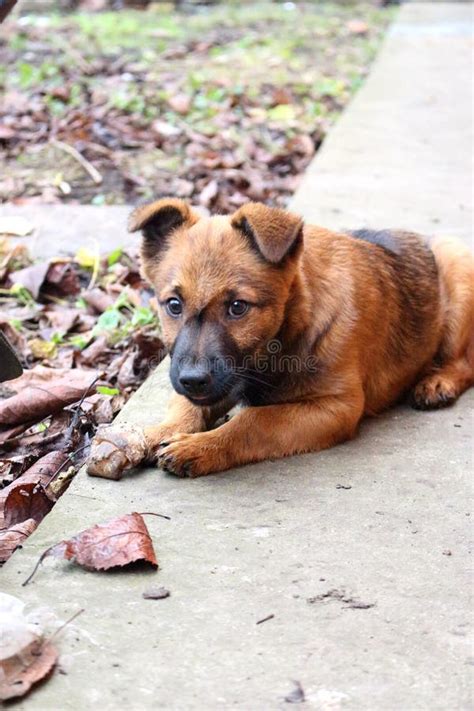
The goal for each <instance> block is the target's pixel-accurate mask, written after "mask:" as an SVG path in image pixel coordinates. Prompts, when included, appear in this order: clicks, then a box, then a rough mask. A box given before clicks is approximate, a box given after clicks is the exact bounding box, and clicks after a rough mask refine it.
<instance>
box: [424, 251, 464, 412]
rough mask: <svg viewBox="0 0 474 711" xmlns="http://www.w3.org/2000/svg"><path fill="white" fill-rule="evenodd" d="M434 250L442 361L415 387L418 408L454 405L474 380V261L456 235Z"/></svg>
mask: <svg viewBox="0 0 474 711" xmlns="http://www.w3.org/2000/svg"><path fill="white" fill-rule="evenodd" d="M433 252H434V254H435V258H436V262H437V264H438V268H439V273H440V283H441V286H442V307H443V333H442V339H441V343H440V347H439V354H438V355H439V359H440V361H441V365H440V366H439V367H434V368H433V369H432V371H431V372H430V373H428V375H426V376H425V377H424V378H423V379H422V380H421V381H420V382H419V383H418V385H416V387H415V388H414V390H413V398H412V403H413V406H414V407H415V408H416V409H418V410H432V409H437V408H440V407H447V406H448V405H452V403H453V402H455V401H456V400H457V398H458V397H459V396H460V395H461V394H462V393H463V392H464V391H465V390H467V388H469V387H470V386H471V385H472V384H473V383H474V261H473V259H472V256H471V254H470V251H469V250H468V249H467V248H466V247H465V246H464V245H462V244H461V243H460V242H458V241H457V240H453V239H445V240H439V241H438V242H436V243H435V244H434V245H433Z"/></svg>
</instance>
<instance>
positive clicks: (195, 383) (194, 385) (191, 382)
mask: <svg viewBox="0 0 474 711" xmlns="http://www.w3.org/2000/svg"><path fill="white" fill-rule="evenodd" d="M179 382H180V385H182V386H183V388H184V389H185V390H186V392H187V393H188V394H189V395H202V394H203V393H205V392H206V390H207V389H208V387H209V385H210V384H211V376H210V375H209V373H206V372H204V371H203V370H186V371H184V372H182V373H181V374H180V376H179Z"/></svg>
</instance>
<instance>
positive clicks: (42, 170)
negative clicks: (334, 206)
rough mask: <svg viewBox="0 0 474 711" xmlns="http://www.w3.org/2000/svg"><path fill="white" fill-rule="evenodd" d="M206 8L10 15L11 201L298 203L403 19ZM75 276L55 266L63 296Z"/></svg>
mask: <svg viewBox="0 0 474 711" xmlns="http://www.w3.org/2000/svg"><path fill="white" fill-rule="evenodd" d="M74 4H75V6H76V7H77V8H78V9H79V10H80V9H81V8H82V9H85V10H87V9H101V8H104V7H106V6H111V3H110V2H109V3H105V2H102V1H101V0H83V2H82V3H78V2H76V3H72V4H71V3H69V6H70V7H74ZM135 4H136V3H135ZM146 4H147V3H141V6H144V5H146ZM20 5H21V4H19V6H18V7H20ZM63 5H64V6H65V5H66V3H63ZM136 5H137V4H136ZM197 5H199V3H194V5H193V6H189V7H187V8H186V10H187V11H186V13H185V14H182V13H180V12H179V11H176V10H172V9H171V6H170V3H166V4H163V5H161V4H160V3H151V4H150V7H149V9H148V10H142V11H140V10H133V9H127V7H125V8H124V9H122V10H120V11H117V12H102V13H98V14H87V13H86V12H82V13H81V12H76V13H75V12H73V13H70V14H65V15H60V14H57V13H52V14H44V11H43V14H34V12H32V10H34V7H35V3H29V4H28V3H25V6H26V9H24V10H23V13H24V14H23V15H22V14H19V13H17V14H16V15H15V14H13V15H10V16H9V17H8V18H7V20H6V21H5V23H4V24H3V25H2V38H1V39H0V93H1V95H2V102H1V106H0V151H2V152H3V154H4V155H3V159H4V170H3V172H2V175H1V176H0V201H1V200H9V201H14V202H17V203H27V202H35V201H37V202H38V201H41V202H45V201H46V202H59V201H75V202H85V203H89V202H92V203H94V204H103V203H122V202H129V203H130V202H132V203H133V202H135V201H136V200H137V199H148V198H150V197H152V196H160V195H169V194H173V195H175V196H178V197H183V198H193V200H194V202H196V203H200V204H201V205H202V206H203V207H205V208H208V209H209V210H211V211H232V210H234V209H235V208H237V207H239V206H240V205H241V204H242V203H243V202H245V201H247V200H249V199H252V200H263V201H266V202H268V203H270V204H276V205H282V204H285V203H286V201H287V199H288V197H289V196H290V195H291V194H292V193H293V192H294V190H295V188H296V186H297V185H298V182H299V179H300V176H301V174H302V172H303V171H304V169H305V168H306V166H307V165H308V163H309V161H310V160H311V158H312V156H313V154H314V152H315V151H316V150H317V149H318V147H319V146H320V144H321V142H322V141H323V139H324V137H325V135H326V133H327V131H328V128H329V127H330V126H331V124H332V123H333V122H334V120H335V119H336V118H337V117H338V115H339V114H340V112H341V110H342V109H343V108H344V106H345V105H346V104H347V102H348V101H349V99H350V98H351V96H352V95H353V93H354V91H355V90H356V89H357V88H358V87H359V85H360V83H361V81H362V79H363V77H364V76H365V74H366V73H367V70H368V66H369V64H370V62H371V60H372V58H373V56H374V54H375V52H376V50H377V48H378V46H379V44H380V41H381V38H382V36H383V32H384V29H385V26H386V24H387V22H388V20H389V18H390V11H387V10H386V9H381V8H379V7H377V2H376V1H375V0H374V2H367V3H365V4H349V5H348V6H345V5H344V4H342V3H341V4H330V3H327V4H326V3H324V4H321V3H262V4H259V3H233V4H232V5H229V4H226V3H223V4H217V5H214V6H210V4H209V3H207V4H205V6H204V7H197ZM41 6H42V8H43V7H45V3H44V2H42V3H41ZM52 6H53V4H52ZM137 6H140V3H138V5H137ZM113 7H117V3H113ZM122 7H123V5H122ZM54 8H55V9H56V8H57V3H54ZM193 8H194V10H193ZM20 10H21V7H20ZM2 67H4V68H5V69H3V70H2ZM65 271H67V269H66V267H64V265H57V266H56V268H55V269H54V270H53V271H50V273H49V276H48V282H49V287H50V288H52V287H53V285H56V286H57V285H58V283H59V284H64V280H65V279H67V274H66V273H65ZM28 278H29V279H30V278H34V280H35V281H39V280H40V279H41V273H40V272H38V273H36V274H35V275H34V276H33V275H29V276H28ZM18 283H23V284H25V281H24V278H22V281H21V282H18ZM30 286H32V285H31V282H30V283H29V286H27V288H30ZM76 286H77V284H76ZM30 291H31V293H34V291H33V290H32V289H31V288H30Z"/></svg>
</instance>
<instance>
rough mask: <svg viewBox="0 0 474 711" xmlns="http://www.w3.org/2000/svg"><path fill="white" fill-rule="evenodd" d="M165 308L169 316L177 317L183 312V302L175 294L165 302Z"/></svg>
mask: <svg viewBox="0 0 474 711" xmlns="http://www.w3.org/2000/svg"><path fill="white" fill-rule="evenodd" d="M166 310H167V312H168V313H169V315H170V316H172V317H173V318H177V317H178V316H181V314H182V313H183V304H182V303H181V301H180V300H179V299H178V298H177V297H176V296H173V297H172V298H171V299H168V301H167V302H166Z"/></svg>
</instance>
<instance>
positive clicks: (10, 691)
mask: <svg viewBox="0 0 474 711" xmlns="http://www.w3.org/2000/svg"><path fill="white" fill-rule="evenodd" d="M57 659H58V653H57V651H56V649H55V648H54V646H53V645H52V644H51V642H47V641H42V640H35V641H34V642H32V643H31V644H29V645H28V646H27V647H26V648H24V649H22V650H21V652H18V654H15V655H13V656H12V657H10V658H9V659H4V660H3V661H2V662H1V664H0V668H1V670H2V672H3V674H2V677H1V679H0V700H1V701H8V700H9V699H14V698H18V697H19V696H24V695H25V694H26V693H27V692H28V691H29V690H30V689H31V687H32V686H33V685H34V684H36V683H37V682H38V681H41V679H44V678H45V677H46V676H47V675H48V674H50V673H51V671H52V670H53V667H54V665H55V664H56V662H57Z"/></svg>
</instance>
